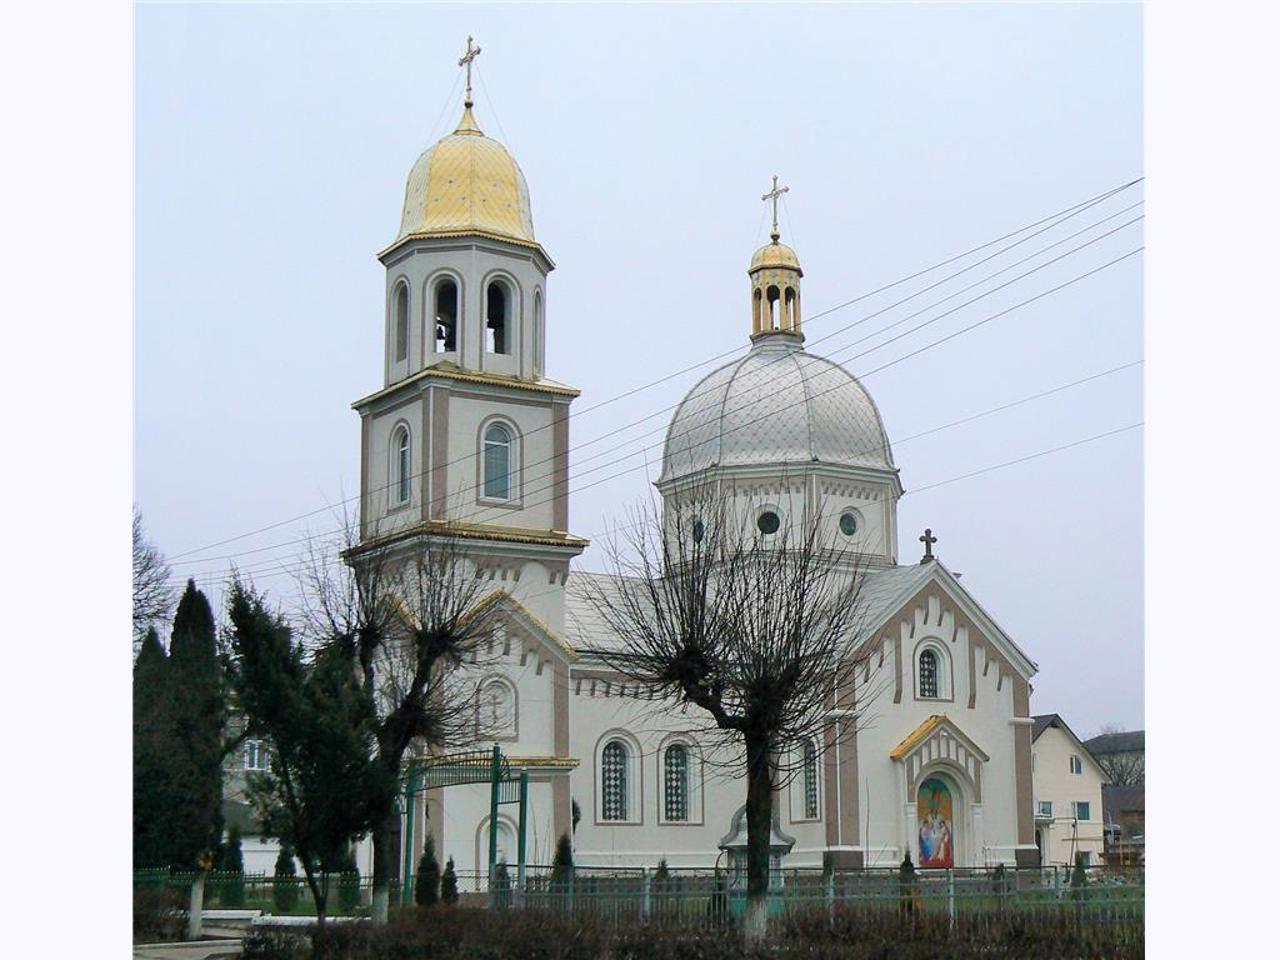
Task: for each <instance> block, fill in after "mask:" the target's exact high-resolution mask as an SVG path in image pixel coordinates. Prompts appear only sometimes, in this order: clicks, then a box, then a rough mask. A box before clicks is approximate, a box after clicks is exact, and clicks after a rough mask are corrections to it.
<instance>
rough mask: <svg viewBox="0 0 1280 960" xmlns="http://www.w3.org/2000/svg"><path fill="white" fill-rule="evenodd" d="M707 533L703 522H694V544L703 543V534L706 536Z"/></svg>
mask: <svg viewBox="0 0 1280 960" xmlns="http://www.w3.org/2000/svg"><path fill="white" fill-rule="evenodd" d="M706 532H707V531H706V529H705V528H704V527H703V526H702V521H701V520H695V521H693V542H694V543H701V542H702V537H703V534H705V533H706Z"/></svg>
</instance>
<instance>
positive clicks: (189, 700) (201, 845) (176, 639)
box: [168, 580, 225, 867]
mask: <svg viewBox="0 0 1280 960" xmlns="http://www.w3.org/2000/svg"><path fill="white" fill-rule="evenodd" d="M169 683H170V687H171V690H172V702H173V704H174V705H175V706H176V707H177V708H178V709H176V710H175V711H174V712H173V715H172V716H170V717H169V718H168V722H170V723H171V724H172V725H173V730H174V733H175V734H176V736H177V739H178V745H179V750H178V751H177V752H176V753H175V754H174V755H173V756H172V757H171V766H172V772H171V776H172V781H173V784H172V785H173V787H174V792H173V794H172V795H171V797H170V802H171V803H172V804H173V806H174V810H175V811H176V815H177V816H176V819H177V820H178V825H177V830H176V831H175V833H174V835H173V836H172V837H171V838H170V842H171V844H172V846H171V849H170V852H169V863H171V864H172V865H174V866H181V867H188V866H192V865H194V864H195V863H196V861H197V860H198V859H199V857H200V856H201V854H203V853H206V852H212V851H215V850H217V849H218V846H219V843H220V841H221V839H222V732H223V727H224V725H225V713H224V707H225V705H224V700H223V693H222V671H221V667H220V664H219V662H218V644H217V637H216V628H215V624H214V619H213V610H212V608H210V606H209V601H208V599H207V598H206V597H205V595H204V594H203V593H201V592H200V591H199V590H197V589H196V585H195V581H194V580H188V581H187V589H186V590H185V591H184V592H183V594H182V599H181V600H180V601H178V610H177V613H176V614H175V615H174V618H173V636H172V638H171V639H170V641H169Z"/></svg>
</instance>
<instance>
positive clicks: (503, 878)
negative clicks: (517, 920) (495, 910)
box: [493, 859, 511, 907]
mask: <svg viewBox="0 0 1280 960" xmlns="http://www.w3.org/2000/svg"><path fill="white" fill-rule="evenodd" d="M493 902H494V905H495V906H499V907H508V906H510V905H511V873H510V871H509V870H507V861H506V860H505V859H504V860H499V861H498V866H497V868H496V869H495V870H494V875H493Z"/></svg>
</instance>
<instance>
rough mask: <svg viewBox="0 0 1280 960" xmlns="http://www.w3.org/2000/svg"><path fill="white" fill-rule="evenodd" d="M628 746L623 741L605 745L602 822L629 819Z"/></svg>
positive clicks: (602, 757)
mask: <svg viewBox="0 0 1280 960" xmlns="http://www.w3.org/2000/svg"><path fill="white" fill-rule="evenodd" d="M627 761H628V757H627V745H626V744H625V743H623V742H622V741H621V740H610V741H609V742H608V743H607V744H605V747H604V751H603V753H602V754H601V757H600V792H601V797H602V803H601V817H600V818H601V819H602V820H625V819H627V774H628V770H627Z"/></svg>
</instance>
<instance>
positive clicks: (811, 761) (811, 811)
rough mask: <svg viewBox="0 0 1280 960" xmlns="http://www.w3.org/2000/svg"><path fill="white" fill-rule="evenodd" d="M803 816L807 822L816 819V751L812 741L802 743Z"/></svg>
mask: <svg viewBox="0 0 1280 960" xmlns="http://www.w3.org/2000/svg"><path fill="white" fill-rule="evenodd" d="M802 776H803V779H804V815H805V818H806V819H808V820H816V819H817V817H818V751H817V750H816V749H815V748H814V746H813V741H812V740H806V741H805V742H804V768H803V771H802Z"/></svg>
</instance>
